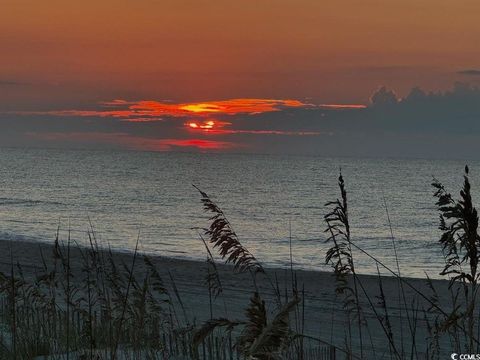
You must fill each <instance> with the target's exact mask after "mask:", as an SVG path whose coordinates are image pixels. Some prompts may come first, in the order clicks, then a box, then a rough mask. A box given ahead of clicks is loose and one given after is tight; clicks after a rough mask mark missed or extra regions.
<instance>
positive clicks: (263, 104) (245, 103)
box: [17, 99, 311, 121]
mask: <svg viewBox="0 0 480 360" xmlns="http://www.w3.org/2000/svg"><path fill="white" fill-rule="evenodd" d="M101 105H103V106H104V107H108V108H109V109H108V110H107V109H105V110H103V109H101V110H53V111H33V112H20V114H25V115H52V116H80V117H113V118H122V119H123V120H124V121H128V120H129V119H131V121H147V119H149V118H153V120H154V121H158V118H159V117H162V116H167V117H189V116H194V117H205V116H209V115H211V114H212V113H215V114H217V115H236V114H258V113H264V112H272V111H281V110H282V109H285V108H298V107H307V106H311V105H310V104H306V103H303V102H301V101H299V100H276V99H230V100H220V101H207V102H201V103H179V104H174V103H168V102H160V101H153V100H142V101H126V100H118V99H117V100H112V101H109V102H103V103H101ZM17 113H18V112H17ZM136 119H142V120H136Z"/></svg>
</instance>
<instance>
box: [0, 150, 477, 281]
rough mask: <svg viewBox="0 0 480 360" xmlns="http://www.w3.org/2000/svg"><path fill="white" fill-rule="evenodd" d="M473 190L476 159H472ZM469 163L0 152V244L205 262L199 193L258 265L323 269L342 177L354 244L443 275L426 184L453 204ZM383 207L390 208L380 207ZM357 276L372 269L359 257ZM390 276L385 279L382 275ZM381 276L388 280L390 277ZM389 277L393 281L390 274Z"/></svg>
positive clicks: (416, 272)
mask: <svg viewBox="0 0 480 360" xmlns="http://www.w3.org/2000/svg"><path fill="white" fill-rule="evenodd" d="M468 163H469V166H470V169H471V178H472V183H473V190H474V192H475V190H478V188H477V187H476V186H475V182H476V181H477V182H478V179H479V176H480V172H479V169H480V162H478V161H477V162H475V161H469V162H468ZM464 166H465V161H461V160H458V161H454V160H421V159H358V158H324V157H309V156H282V155H252V154H248V155H247V154H218V153H174V152H164V153H154V152H133V151H89V150H55V149H13V148H1V149H0V168H1V172H0V238H1V239H6V240H12V241H22V240H33V241H38V242H53V240H54V239H55V236H56V232H57V229H58V228H59V229H60V231H59V237H60V239H61V240H66V239H67V237H68V232H69V231H70V233H71V237H72V239H73V240H74V241H76V242H78V243H79V244H87V239H88V236H87V232H88V231H89V230H90V228H91V227H93V229H94V230H95V233H96V236H97V239H98V241H99V243H100V244H101V245H102V246H105V247H106V246H111V247H112V248H113V249H116V250H120V251H133V249H134V248H135V243H136V240H137V237H139V239H140V242H139V243H140V250H141V251H144V252H147V253H151V254H155V255H162V256H169V257H178V258H188V259H196V260H205V258H206V253H205V249H204V245H203V243H202V242H201V240H200V239H199V230H198V228H201V227H206V226H207V225H208V214H206V213H204V212H203V209H202V205H201V202H200V194H199V193H198V191H197V190H196V189H195V188H194V187H193V186H192V185H193V184H194V185H196V186H198V187H199V188H200V189H202V190H203V191H205V192H206V193H208V194H209V195H210V196H211V198H212V199H214V200H215V201H216V202H217V204H218V205H219V206H220V207H221V208H222V209H223V210H224V212H225V214H226V215H227V218H228V219H229V220H230V222H231V224H232V226H233V228H234V230H235V231H236V233H237V234H238V236H239V239H240V241H241V242H242V243H243V244H244V245H245V246H246V247H247V248H248V249H249V250H250V251H251V252H252V253H253V254H254V255H255V256H256V257H257V258H258V259H259V260H260V261H261V262H262V263H263V264H264V265H265V266H267V267H268V266H271V267H288V266H289V264H290V255H289V243H290V238H291V240H292V256H293V263H294V266H295V268H299V269H309V270H328V269H329V268H330V267H329V266H328V265H325V252H326V250H327V249H328V247H329V244H328V243H325V240H326V237H327V236H326V233H325V231H324V230H325V228H326V224H325V221H324V219H323V217H324V215H325V214H326V213H327V211H328V208H327V207H325V203H326V202H328V201H332V200H335V199H336V198H337V197H339V190H338V185H337V180H338V175H339V171H340V169H341V171H342V173H343V176H344V178H345V182H346V187H347V194H348V199H349V207H350V209H349V215H350V223H351V233H352V239H353V241H354V242H355V244H357V245H358V246H359V247H361V248H362V249H364V250H365V251H367V252H369V253H370V254H372V255H373V256H375V257H377V258H378V259H380V260H381V261H382V262H384V263H385V264H387V265H389V266H391V267H392V268H396V264H395V256H394V250H393V242H392V238H391V233H390V226H389V221H388V218H387V211H386V209H388V212H389V215H390V220H391V221H390V224H391V228H392V232H393V235H394V238H395V242H396V247H397V252H398V259H399V263H400V269H401V272H402V275H404V276H413V277H418V276H420V277H423V276H424V274H425V273H427V274H428V275H429V276H431V277H433V278H438V277H439V272H440V271H441V269H442V267H443V266H442V265H443V263H444V261H443V256H442V251H441V247H440V245H439V243H438V239H439V238H440V231H439V230H438V222H439V216H438V212H437V211H436V207H435V199H434V197H433V189H432V186H431V182H432V177H433V176H435V177H436V178H438V179H439V180H440V181H442V182H443V183H444V184H445V185H446V186H447V188H448V189H449V190H450V191H451V192H452V193H453V194H455V195H458V192H459V190H460V187H461V185H462V181H463V178H462V175H463V169H464ZM385 204H386V206H385ZM354 259H355V262H356V266H357V271H358V272H359V273H365V274H376V272H377V268H376V266H375V262H374V261H372V260H371V259H370V258H369V257H368V256H366V255H364V254H362V253H361V252H359V251H355V252H354ZM383 273H385V272H383ZM385 274H387V273H385ZM387 275H388V274H387Z"/></svg>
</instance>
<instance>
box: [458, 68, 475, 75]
mask: <svg viewBox="0 0 480 360" xmlns="http://www.w3.org/2000/svg"><path fill="white" fill-rule="evenodd" d="M457 73H458V74H461V75H470V76H480V70H478V69H467V70H460V71H457Z"/></svg>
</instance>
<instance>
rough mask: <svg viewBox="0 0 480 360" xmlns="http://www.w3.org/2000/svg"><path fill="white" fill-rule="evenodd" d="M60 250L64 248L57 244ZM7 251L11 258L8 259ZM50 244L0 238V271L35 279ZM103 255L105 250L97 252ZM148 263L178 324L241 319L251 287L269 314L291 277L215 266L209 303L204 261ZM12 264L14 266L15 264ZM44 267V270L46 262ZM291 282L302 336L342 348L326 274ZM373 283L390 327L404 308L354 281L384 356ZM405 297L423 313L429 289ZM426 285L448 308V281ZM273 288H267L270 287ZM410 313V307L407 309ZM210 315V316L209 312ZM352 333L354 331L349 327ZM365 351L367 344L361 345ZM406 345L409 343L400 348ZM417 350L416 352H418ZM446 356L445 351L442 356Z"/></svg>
mask: <svg viewBox="0 0 480 360" xmlns="http://www.w3.org/2000/svg"><path fill="white" fill-rule="evenodd" d="M60 245H61V248H63V249H64V250H65V248H64V246H65V244H64V243H60ZM10 249H11V250H12V251H11V255H10ZM85 250H87V248H84V249H81V248H78V247H77V246H72V247H71V248H70V261H71V268H72V274H73V275H74V276H73V277H72V281H78V280H75V274H76V273H77V274H80V272H81V271H82V270H81V268H82V264H81V262H82V261H81V259H82V251H85ZM53 251H54V246H53V244H47V243H36V242H12V241H1V240H0V271H1V272H2V273H4V274H9V273H10V271H11V270H12V266H11V263H12V260H13V264H14V266H13V270H14V272H15V273H17V274H18V272H19V271H20V270H21V271H22V276H24V277H25V278H27V279H28V278H30V279H31V280H34V279H35V276H38V274H39V273H41V272H42V269H43V267H44V266H45V264H44V262H47V263H48V262H51V261H53V260H52V259H53V256H52V254H53ZM102 251H108V250H100V252H102ZM112 255H113V258H114V259H115V262H117V263H118V264H121V263H124V264H126V265H127V266H128V267H131V266H132V264H133V259H134V258H133V255H134V254H132V253H128V252H116V251H112ZM141 258H142V254H137V257H136V261H135V266H134V272H133V273H134V275H135V276H138V277H139V278H141V277H142V276H143V274H145V272H146V271H147V269H146V267H145V263H144V262H143V261H141ZM149 259H150V261H151V262H152V263H153V264H154V265H155V267H156V268H157V269H158V272H159V274H160V276H161V277H162V279H163V280H164V282H165V283H166V285H167V288H169V289H170V291H171V292H172V293H173V292H174V290H173V289H174V288H175V292H176V293H178V295H177V296H178V297H180V298H181V302H182V308H183V309H182V313H183V318H184V319H183V321H184V322H185V324H186V325H187V324H201V323H202V322H204V321H206V320H208V319H210V317H213V318H216V317H222V318H229V319H244V317H245V309H246V308H247V306H248V304H249V299H250V297H251V296H252V294H253V292H254V291H255V287H257V289H256V290H257V291H258V292H259V293H260V294H261V295H262V296H263V298H264V299H265V301H266V303H267V307H268V308H269V311H273V308H274V306H275V296H276V293H275V290H274V286H277V289H278V290H279V292H280V294H281V295H282V296H283V295H286V297H288V296H290V297H291V296H292V273H291V272H290V269H275V268H266V269H265V272H266V275H263V274H259V275H257V276H256V283H255V284H253V282H252V278H251V276H250V274H248V273H243V274H237V273H234V271H233V267H232V266H230V265H225V264H222V263H218V264H217V269H218V274H219V277H220V279H221V282H222V287H223V292H222V294H221V295H220V296H219V297H218V298H217V299H216V300H213V302H212V303H211V301H212V299H211V298H210V296H209V291H208V288H207V286H206V280H205V277H206V274H207V271H208V270H207V266H208V265H207V263H206V262H199V261H193V260H181V259H175V258H169V257H162V256H150V255H149ZM17 264H18V265H17ZM47 266H50V265H49V264H47ZM293 275H294V277H295V282H296V288H297V289H298V290H299V292H300V296H301V297H302V298H303V302H304V305H303V306H304V313H305V314H307V316H306V317H305V319H304V325H303V327H304V330H303V331H304V333H305V334H306V335H308V336H309V337H312V338H318V339H321V340H322V341H325V342H327V343H329V344H333V345H335V346H337V347H339V348H342V347H343V342H344V336H345V335H344V325H343V322H344V310H343V308H342V298H341V296H339V295H338V294H336V292H335V284H336V282H335V278H334V276H333V272H332V273H328V272H322V271H318V272H317V271H305V270H296V271H294V273H293ZM379 279H381V283H382V287H383V291H384V293H385V294H386V302H387V304H388V306H389V311H390V314H389V316H390V318H391V322H392V327H393V329H394V330H395V328H397V329H398V328H400V326H403V327H407V326H408V324H406V321H407V320H406V319H405V315H404V314H403V316H402V312H403V311H404V304H402V302H401V301H400V299H399V292H398V289H399V282H398V280H397V279H396V278H394V277H385V276H382V277H381V278H379V277H378V276H373V275H359V276H358V281H359V282H360V283H361V284H362V288H363V289H364V293H363V294H362V295H361V296H360V299H359V301H360V303H361V305H362V307H363V308H364V309H365V310H366V311H365V317H366V321H367V323H369V324H370V332H371V333H370V337H371V347H372V349H374V350H373V351H376V352H378V351H382V352H388V343H387V342H386V341H385V334H384V333H383V332H382V330H381V326H380V325H379V324H378V321H377V319H376V316H375V311H377V312H381V311H382V308H381V305H380V303H379V301H378V298H377V297H378V296H379V294H380V289H379V287H378V283H379ZM404 282H405V284H407V283H408V286H407V285H405V286H404V291H405V296H406V298H407V299H411V300H412V301H414V302H415V304H416V305H413V303H412V304H409V305H408V307H410V306H417V307H418V310H421V309H426V308H427V307H428V306H429V304H428V303H427V302H426V301H425V299H424V298H422V296H420V295H419V294H424V296H425V297H428V296H430V293H431V289H430V288H429V286H428V285H427V281H426V280H425V279H416V278H407V279H404ZM431 284H433V286H434V287H435V290H436V291H437V293H438V294H439V301H440V303H441V304H442V306H443V307H444V308H445V309H449V308H450V304H449V300H450V297H449V292H448V282H447V281H445V280H431ZM272 285H273V286H272ZM372 299H373V301H374V302H375V304H374V308H375V309H376V310H375V311H372V310H371V309H369V304H370V302H371V301H372ZM410 310H412V311H414V309H410ZM211 311H212V314H211V313H210V312H211ZM417 327H418V334H422V333H424V334H423V335H419V336H425V337H426V336H427V334H426V327H427V326H426V323H425V320H423V319H420V318H419V319H417ZM352 331H353V332H355V329H352ZM353 346H358V341H357V340H355V339H354V341H353ZM363 346H364V347H365V348H366V349H367V350H368V347H369V345H368V344H367V345H365V344H364V345H363ZM405 346H407V347H408V346H411V344H408V340H407V344H405ZM422 351H423V349H422V350H420V349H419V350H418V352H419V353H422ZM446 353H448V350H447V352H446Z"/></svg>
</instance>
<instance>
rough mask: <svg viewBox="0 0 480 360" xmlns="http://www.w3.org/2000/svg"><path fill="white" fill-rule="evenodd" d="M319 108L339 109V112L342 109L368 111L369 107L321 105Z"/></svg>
mask: <svg viewBox="0 0 480 360" xmlns="http://www.w3.org/2000/svg"><path fill="white" fill-rule="evenodd" d="M318 107H320V108H324V109H337V110H341V109H366V108H367V105H363V104H321V105H318Z"/></svg>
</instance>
